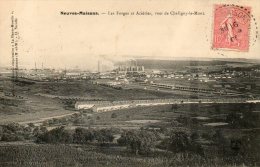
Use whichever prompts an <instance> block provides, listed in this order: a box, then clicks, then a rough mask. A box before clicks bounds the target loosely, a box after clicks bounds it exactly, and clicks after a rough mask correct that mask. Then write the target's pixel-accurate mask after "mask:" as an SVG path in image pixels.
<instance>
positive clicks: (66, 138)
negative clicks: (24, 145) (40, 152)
mask: <svg viewBox="0 0 260 167" xmlns="http://www.w3.org/2000/svg"><path fill="white" fill-rule="evenodd" d="M72 141H73V138H72V135H71V134H70V133H69V132H68V131H67V130H65V128H64V127H63V126H62V127H58V128H55V129H52V130H50V131H48V132H45V133H43V134H41V135H39V136H38V137H37V142H45V143H72Z"/></svg>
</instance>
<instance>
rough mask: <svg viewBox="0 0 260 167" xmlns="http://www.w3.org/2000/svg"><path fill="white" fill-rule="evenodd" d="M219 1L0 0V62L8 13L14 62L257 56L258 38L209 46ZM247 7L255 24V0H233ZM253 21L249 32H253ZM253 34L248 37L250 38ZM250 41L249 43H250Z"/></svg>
mask: <svg viewBox="0 0 260 167" xmlns="http://www.w3.org/2000/svg"><path fill="white" fill-rule="evenodd" d="M232 2H234V1H221V0H209V1H204V0H188V1H185V2H183V1H182V0H179V1H178V0H176V1H170V0H165V1H159V0H138V1H130V0H123V1H119V0H99V1H94V0H93V1H92V0H89V1H78V0H74V1H65V0H57V1H51V0H40V1H22V0H19V1H14V0H13V1H7V0H2V1H0V8H1V9H0V64H1V65H11V38H10V34H11V28H10V25H11V11H14V13H15V17H17V18H18V29H19V33H20V41H19V61H20V62H19V65H20V66H21V67H34V64H35V62H36V63H37V64H38V65H39V66H40V65H41V64H42V63H43V64H44V66H46V67H54V68H64V67H67V68H72V67H76V66H77V67H79V68H84V69H94V68H97V60H98V59H102V60H103V61H104V62H107V63H109V62H110V61H111V62H113V61H116V60H124V59H126V58H129V57H131V56H145V57H150V58H162V59H165V58H171V59H174V58H177V57H193V58H197V57H213V58H254V59H255V58H259V53H260V52H259V51H260V40H259V38H258V39H257V40H256V42H255V43H254V45H253V46H250V49H249V51H248V52H237V51H216V50H212V49H211V45H212V44H211V40H212V39H211V38H212V24H213V5H214V4H220V3H232ZM236 4H238V5H246V6H251V7H252V11H253V15H254V17H255V18H256V22H257V23H259V22H260V1H259V0H249V1H246V0H240V1H239V0H237V1H236ZM61 11H67V12H78V11H89V12H99V13H107V12H108V11H110V12H115V13H116V12H117V11H118V12H137V11H147V12H151V13H154V12H163V13H164V12H166V11H167V12H171V11H181V12H189V11H191V12H193V11H198V12H204V13H205V15H201V16H172V15H168V16H155V15H153V16H136V15H135V16H121V15H120V16H118V15H115V16H108V15H99V16H79V15H78V16H75V15H70V16H63V15H61V14H60V12H61ZM254 25H255V24H253V25H252V26H251V32H250V33H251V35H252V36H253V37H254V36H255V27H254ZM253 37H250V39H251V40H253ZM252 42H253V41H251V43H252Z"/></svg>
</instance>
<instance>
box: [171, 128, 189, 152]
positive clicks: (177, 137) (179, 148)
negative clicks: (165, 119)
mask: <svg viewBox="0 0 260 167" xmlns="http://www.w3.org/2000/svg"><path fill="white" fill-rule="evenodd" d="M169 142H170V143H169V144H170V145H169V149H170V150H171V151H173V152H183V151H187V150H189V148H190V146H191V143H190V140H189V136H188V134H187V133H185V132H182V131H177V132H172V134H171V135H170V141H169Z"/></svg>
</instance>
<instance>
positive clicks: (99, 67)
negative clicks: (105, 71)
mask: <svg viewBox="0 0 260 167" xmlns="http://www.w3.org/2000/svg"><path fill="white" fill-rule="evenodd" d="M98 72H99V73H100V60H98Z"/></svg>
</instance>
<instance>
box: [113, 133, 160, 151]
mask: <svg viewBox="0 0 260 167" xmlns="http://www.w3.org/2000/svg"><path fill="white" fill-rule="evenodd" d="M117 142H118V144H119V145H123V146H127V148H128V149H130V150H131V151H132V152H135V154H136V155H137V154H139V153H141V154H144V153H146V154H148V153H149V152H151V150H152V148H154V147H155V142H156V136H155V134H154V133H152V132H149V131H146V130H140V131H127V132H125V133H123V134H122V135H121V137H120V138H119V139H118V140H117Z"/></svg>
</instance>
